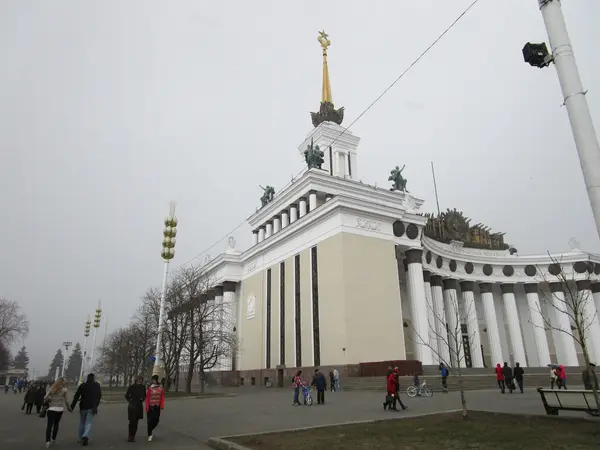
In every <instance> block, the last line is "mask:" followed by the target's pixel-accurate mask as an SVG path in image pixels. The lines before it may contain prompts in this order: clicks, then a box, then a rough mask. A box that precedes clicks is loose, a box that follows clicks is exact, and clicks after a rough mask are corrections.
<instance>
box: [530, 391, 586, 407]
mask: <svg viewBox="0 0 600 450" xmlns="http://www.w3.org/2000/svg"><path fill="white" fill-rule="evenodd" d="M538 392H539V393H540V395H542V396H543V397H544V399H545V403H546V405H547V406H548V407H550V408H558V409H574V410H589V411H598V407H597V406H596V400H595V399H594V393H593V392H592V391H579V390H577V391H573V390H571V391H567V390H551V389H538Z"/></svg>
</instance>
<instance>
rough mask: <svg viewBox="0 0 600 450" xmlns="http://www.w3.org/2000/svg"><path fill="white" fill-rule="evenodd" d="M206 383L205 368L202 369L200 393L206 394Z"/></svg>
mask: <svg viewBox="0 0 600 450" xmlns="http://www.w3.org/2000/svg"><path fill="white" fill-rule="evenodd" d="M205 381H206V374H205V373H204V368H203V367H202V368H200V393H201V394H204V383H205Z"/></svg>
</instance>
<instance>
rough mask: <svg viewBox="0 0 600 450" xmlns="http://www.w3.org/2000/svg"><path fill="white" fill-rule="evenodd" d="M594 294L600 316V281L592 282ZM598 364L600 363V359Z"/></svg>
mask: <svg viewBox="0 0 600 450" xmlns="http://www.w3.org/2000/svg"><path fill="white" fill-rule="evenodd" d="M592 296H593V297H594V303H595V304H596V311H597V312H598V315H599V316H600V283H592ZM599 319H600V317H599ZM598 364H600V361H599V362H598Z"/></svg>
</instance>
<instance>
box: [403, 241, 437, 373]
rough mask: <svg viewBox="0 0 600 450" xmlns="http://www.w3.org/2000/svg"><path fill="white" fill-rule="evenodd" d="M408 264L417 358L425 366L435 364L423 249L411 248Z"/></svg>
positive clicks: (407, 253) (407, 283)
mask: <svg viewBox="0 0 600 450" xmlns="http://www.w3.org/2000/svg"><path fill="white" fill-rule="evenodd" d="M405 255H406V264H407V266H408V271H407V276H406V281H407V282H406V288H407V290H408V298H409V300H410V305H411V311H412V315H413V317H412V319H413V320H412V322H413V326H414V327H415V331H416V333H417V341H418V342H417V343H416V344H417V345H416V348H415V353H416V358H417V360H419V361H421V363H422V364H423V365H425V366H430V365H433V355H432V352H431V348H430V347H429V324H428V322H427V299H426V298H425V283H424V282H423V263H422V262H421V260H422V257H423V250H421V249H411V250H408V251H407V252H406V254H405Z"/></svg>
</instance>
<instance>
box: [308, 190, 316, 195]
mask: <svg viewBox="0 0 600 450" xmlns="http://www.w3.org/2000/svg"><path fill="white" fill-rule="evenodd" d="M316 193H317V191H315V190H314V189H311V190H310V191H308V195H310V194H316Z"/></svg>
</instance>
